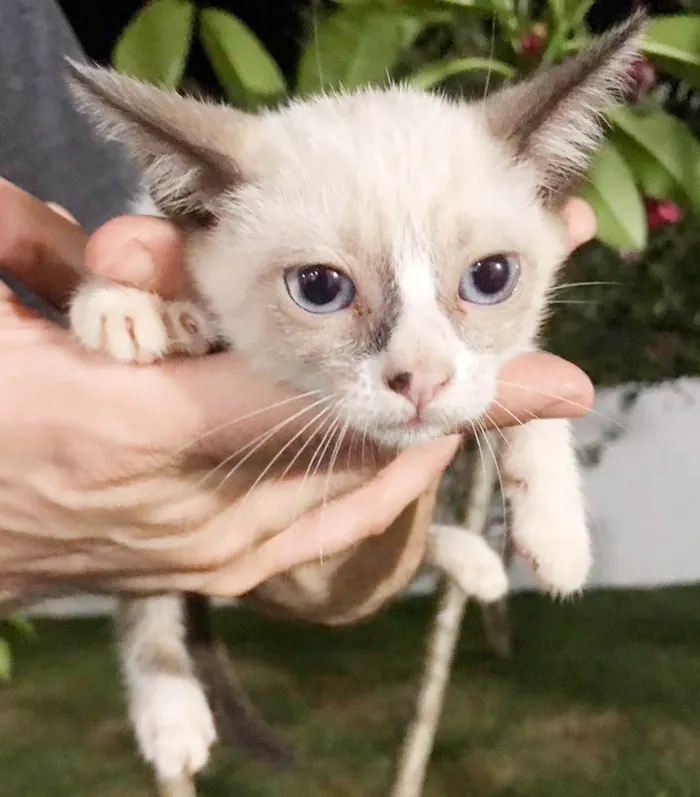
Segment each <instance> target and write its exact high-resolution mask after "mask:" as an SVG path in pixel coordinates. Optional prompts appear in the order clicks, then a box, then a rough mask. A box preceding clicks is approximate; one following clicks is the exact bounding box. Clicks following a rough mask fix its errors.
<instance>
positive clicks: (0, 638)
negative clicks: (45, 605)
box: [0, 614, 35, 684]
mask: <svg viewBox="0 0 700 797" xmlns="http://www.w3.org/2000/svg"><path fill="white" fill-rule="evenodd" d="M34 636H35V631H34V626H33V625H32V623H31V621H30V620H29V619H28V618H27V617H25V616H24V615H23V614H10V615H8V616H7V617H0V684H2V683H8V682H9V681H11V680H12V671H13V659H12V649H11V647H10V641H15V640H16V639H18V638H28V639H33V638H34Z"/></svg>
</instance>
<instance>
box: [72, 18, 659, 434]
mask: <svg viewBox="0 0 700 797" xmlns="http://www.w3.org/2000/svg"><path fill="white" fill-rule="evenodd" d="M643 23H644V20H643V17H642V15H640V14H638V15H635V16H634V17H633V18H632V19H631V20H629V21H628V22H627V23H625V24H624V25H623V26H621V27H620V28H618V29H616V30H614V31H612V32H610V33H609V34H607V35H606V36H604V37H603V38H602V39H601V40H599V41H598V42H597V43H595V44H594V45H592V46H591V47H590V48H588V49H587V50H585V51H584V52H583V53H582V54H580V55H579V56H577V57H576V58H574V59H572V60H570V61H569V62H567V63H565V64H563V65H561V66H558V67H555V68H553V69H550V70H549V71H547V72H544V73H542V74H540V75H538V76H536V77H534V78H533V79H532V80H531V81H529V82H527V83H523V84H520V85H517V86H513V87H509V88H507V89H505V90H503V91H501V92H499V93H497V94H495V95H492V96H491V97H490V98H489V99H488V100H487V101H486V102H477V103H470V104H467V103H462V102H455V101H451V100H448V99H446V98H444V97H440V96H437V95H430V94H427V93H423V92H420V91H416V90H413V89H409V88H401V87H394V88H389V89H386V90H364V91H359V92H356V93H352V94H337V95H333V96H323V97H318V98H315V99H312V100H309V101H306V102H294V103H292V104H290V105H289V106H287V107H285V108H283V109H280V110H276V111H268V112H265V113H263V114H260V115H257V116H253V115H248V114H244V113H242V112H240V111H237V110H234V109H231V108H226V107H223V106H219V105H213V104H205V103H201V102H196V101H195V100H193V99H188V98H183V97H180V96H177V95H175V94H172V93H168V92H163V91H160V90H158V89H156V88H154V87H151V86H146V85H143V84H139V83H136V82H134V81H132V80H129V79H127V78H125V77H122V76H119V75H117V74H115V73H113V72H109V71H107V70H100V69H93V68H86V67H78V66H73V68H72V85H73V89H74V93H75V94H77V96H78V98H79V100H80V102H81V104H82V105H83V106H85V107H86V108H87V109H88V110H89V111H91V112H92V114H93V116H94V117H96V118H97V120H98V122H99V124H100V126H101V127H102V129H103V130H104V131H105V132H106V133H107V134H108V135H110V136H111V137H114V138H117V139H119V140H121V141H123V142H124V143H125V144H127V146H128V147H129V148H130V150H131V152H132V154H133V155H134V156H135V157H136V158H137V160H138V161H139V162H140V164H141V165H142V167H143V168H144V172H145V184H146V187H147V188H148V190H149V192H150V194H151V197H152V199H153V201H154V202H155V204H156V206H157V207H158V209H159V210H160V211H161V212H162V213H164V214H165V215H167V216H169V217H171V218H173V219H175V220H177V221H179V222H181V223H183V224H185V225H186V227H187V229H188V230H189V231H190V249H189V260H190V266H191V269H192V272H193V274H194V276H195V278H196V280H197V282H198V284H199V288H200V289H201V292H202V295H203V296H204V297H205V298H206V299H207V301H208V302H209V303H210V306H211V309H212V310H213V311H214V313H215V315H216V316H217V317H218V318H219V321H220V324H221V329H222V332H223V334H224V336H225V337H226V338H227V339H228V341H229V342H230V343H231V344H233V345H234V346H235V348H236V349H237V350H238V351H240V352H242V353H243V354H245V355H246V356H248V357H249V359H250V360H251V362H252V363H253V364H254V365H256V366H257V367H258V368H260V369H262V370H263V371H264V372H265V373H267V374H269V375H271V376H272V377H274V378H276V379H281V380H285V381H287V382H289V383H291V384H292V385H293V386H295V387H296V388H297V389H300V390H304V391H320V393H319V394H318V395H319V396H321V395H322V396H327V397H332V399H333V400H337V402H338V403H337V406H336V407H335V412H337V414H338V415H339V416H341V419H342V420H344V421H347V422H348V423H349V425H350V426H351V427H353V428H355V429H356V430H359V431H361V432H367V434H369V435H370V436H372V437H373V438H375V439H376V440H378V441H379V442H382V443H388V444H392V445H405V444H408V443H410V442H413V441H416V440H420V439H425V438H428V437H434V436H437V435H441V434H445V433H448V432H450V431H454V430H456V429H458V428H461V427H464V426H465V424H467V423H469V422H470V421H472V420H474V419H476V418H477V417H478V416H480V415H481V414H482V413H483V412H484V411H485V410H486V409H487V407H488V405H489V404H490V403H491V401H492V399H493V397H494V393H495V389H496V384H497V371H498V369H499V366H500V365H501V363H502V362H503V361H504V359H506V358H507V357H509V356H512V355H513V354H515V353H517V352H521V351H523V350H526V349H528V348H529V347H531V346H532V345H533V341H534V338H535V336H536V334H537V330H538V327H539V324H540V322H541V319H542V315H543V311H544V309H545V305H546V297H547V291H548V289H549V288H550V287H551V285H552V282H553V280H554V276H555V273H556V271H557V269H558V267H559V266H560V264H561V263H562V261H563V259H564V258H565V231H564V228H563V225H562V223H561V221H560V219H559V217H558V210H559V209H560V207H561V205H562V203H563V201H564V200H565V199H566V197H567V196H568V195H569V194H570V192H571V190H572V188H573V186H574V184H575V180H576V177H577V176H578V175H580V173H581V171H582V170H583V169H584V168H585V166H586V162H587V158H588V156H589V154H590V152H591V151H592V150H593V149H594V147H595V145H596V144H597V143H598V141H599V138H600V115H601V112H602V111H603V110H604V109H605V108H606V107H607V106H609V105H610V104H611V103H612V102H614V101H615V100H616V99H617V98H618V97H619V95H620V91H621V89H622V88H623V87H624V85H625V79H626V76H627V75H628V73H629V66H630V64H631V62H632V60H633V58H634V57H635V55H636V51H637V46H638V43H639V38H640V35H641V32H642V28H643ZM330 403H331V399H329V405H330Z"/></svg>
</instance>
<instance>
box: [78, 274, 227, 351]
mask: <svg viewBox="0 0 700 797" xmlns="http://www.w3.org/2000/svg"><path fill="white" fill-rule="evenodd" d="M70 324H71V329H72V330H73V332H74V334H75V335H76V337H77V338H78V340H79V341H80V342H81V343H82V344H83V345H84V346H86V347H87V348H89V349H93V350H100V351H103V352H104V353H105V354H109V355H110V356H111V357H113V358H114V359H116V360H119V361H121V362H126V363H151V362H154V361H156V360H160V359H162V358H163V357H165V356H167V355H169V354H192V355H201V354H205V353H206V352H207V351H208V350H209V348H210V345H211V343H213V342H214V341H215V340H216V332H215V329H214V326H213V324H212V322H211V320H210V319H209V318H208V317H207V316H206V314H205V313H204V312H202V310H200V309H199V308H198V307H197V306H196V305H195V304H194V303H193V302H184V301H173V302H168V301H164V300H163V299H161V298H160V297H159V296H156V295H154V294H151V293H147V292H146V291H140V290H138V289H137V288H128V287H124V286H120V285H113V284H110V283H105V282H100V281H96V280H95V281H93V282H90V283H87V284H86V285H84V286H83V287H82V288H81V289H80V290H79V291H78V293H77V294H76V295H75V297H74V299H73V301H72V302H71V307H70Z"/></svg>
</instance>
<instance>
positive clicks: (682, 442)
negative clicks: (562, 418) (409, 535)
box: [514, 379, 700, 586]
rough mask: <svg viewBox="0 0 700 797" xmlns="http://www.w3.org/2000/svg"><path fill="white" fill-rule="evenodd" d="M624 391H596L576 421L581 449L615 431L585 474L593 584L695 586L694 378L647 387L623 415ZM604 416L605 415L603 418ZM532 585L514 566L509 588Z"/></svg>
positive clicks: (698, 514)
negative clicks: (593, 400) (588, 409)
mask: <svg viewBox="0 0 700 797" xmlns="http://www.w3.org/2000/svg"><path fill="white" fill-rule="evenodd" d="M623 392H624V391H622V390H610V391H600V392H599V395H598V398H597V401H596V404H595V411H596V413H599V414H593V413H591V414H590V415H588V416H587V417H586V418H583V419H581V420H579V421H577V422H576V433H577V441H578V443H579V445H580V447H581V448H582V449H585V448H586V447H587V446H589V445H591V444H595V443H596V442H598V441H600V440H602V439H603V438H604V437H605V435H606V433H609V432H613V433H615V431H616V429H619V427H617V426H616V424H615V422H617V423H622V424H623V425H624V426H625V428H626V431H623V432H622V434H621V436H619V437H618V438H617V439H616V440H614V441H610V442H608V443H605V444H604V447H603V449H602V459H601V460H600V462H599V464H598V465H596V466H591V467H589V468H587V469H586V472H585V473H586V475H585V488H586V494H587V498H588V504H589V511H590V515H591V521H592V532H593V537H594V542H595V548H596V563H595V567H594V571H593V574H592V579H591V582H590V583H591V584H592V585H614V586H657V585H661V584H677V583H693V582H697V581H700V379H683V380H678V381H676V382H670V383H665V384H663V385H659V386H658V387H653V388H647V389H644V390H643V391H642V393H641V394H640V395H639V397H638V399H637V402H636V403H635V404H634V405H633V406H632V408H631V409H630V410H629V411H625V410H624V409H623V408H622V406H621V405H622V404H623V401H622V396H623ZM601 416H605V417H601ZM530 583H531V582H530V581H529V579H528V578H527V577H525V576H524V575H523V574H522V571H521V570H520V568H517V571H516V572H515V573H514V584H516V585H524V584H530Z"/></svg>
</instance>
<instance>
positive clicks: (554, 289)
mask: <svg viewBox="0 0 700 797" xmlns="http://www.w3.org/2000/svg"><path fill="white" fill-rule="evenodd" d="M601 285H605V286H610V285H622V283H621V282H563V283H561V284H560V285H554V286H553V287H552V288H550V289H549V292H550V293H557V292H559V291H565V290H569V289H570V288H590V287H593V286H601Z"/></svg>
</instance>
